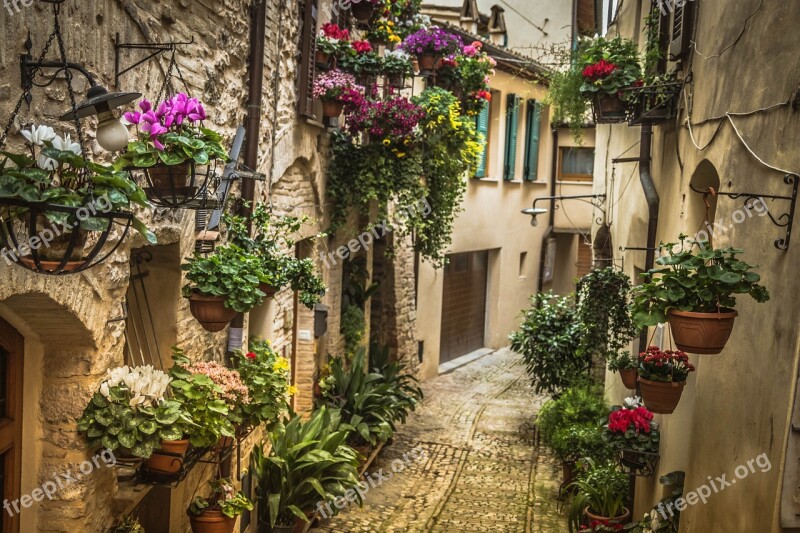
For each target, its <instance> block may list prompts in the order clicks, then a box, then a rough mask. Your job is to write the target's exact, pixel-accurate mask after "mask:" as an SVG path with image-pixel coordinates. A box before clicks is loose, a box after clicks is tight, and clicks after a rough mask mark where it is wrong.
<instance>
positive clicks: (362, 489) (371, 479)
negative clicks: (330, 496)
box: [317, 448, 428, 520]
mask: <svg viewBox="0 0 800 533" xmlns="http://www.w3.org/2000/svg"><path fill="white" fill-rule="evenodd" d="M427 459H428V453H427V452H426V451H425V450H422V449H419V448H414V449H413V450H411V451H410V452H407V453H404V454H403V457H402V459H395V460H394V461H392V463H391V465H389V466H390V468H391V472H384V469H383V468H381V469H378V470H377V471H375V472H370V473H367V474H364V481H362V482H361V483H359V484H358V487H357V488H355V489H347V491H346V492H345V493H344V496H337V497H336V499H334V500H333V501H332V502H326V501H319V502H317V511H318V512H319V515H320V517H322V519H323V520H324V519H326V518H329V517H331V516H333V514H334V512H333V507H331V505H333V506H334V507H336V508H337V509H339V510H341V509H344V508H345V506H346V505H348V504H350V503H355V502H356V500H357V499H358V498H357V496H360V497H361V498H360V499H361V501H364V498H365V497H366V495H367V493H368V492H369V491H370V490H372V489H374V488H377V487H380V486H381V485H383V484H384V483H386V482H387V481H389V480H390V479H392V477H393V476H394V475H395V474H400V473H402V472H403V471H404V470H405V469H406V468H407V467H408V466H409V465H410V464H412V463H417V462H422V461H427Z"/></svg>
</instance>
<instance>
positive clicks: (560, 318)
mask: <svg viewBox="0 0 800 533" xmlns="http://www.w3.org/2000/svg"><path fill="white" fill-rule="evenodd" d="M582 332H583V327H582V325H581V324H580V322H579V321H578V319H577V317H576V313H575V308H574V306H573V298H572V297H571V296H555V295H553V293H552V292H546V293H537V294H535V295H534V296H533V297H531V308H530V309H528V310H526V311H524V313H523V321H522V324H521V326H520V329H519V331H516V332H514V333H512V334H511V335H510V336H509V339H511V349H512V350H514V351H515V352H517V353H519V354H521V355H522V358H523V360H524V361H525V367H526V370H527V372H528V375H529V376H530V377H531V381H532V383H533V385H534V388H535V390H536V392H537V393H539V392H547V393H550V394H558V393H560V392H562V391H564V390H565V389H567V388H569V387H572V386H573V385H575V384H577V383H579V382H581V381H583V380H585V379H586V378H587V376H588V371H589V369H590V367H591V363H592V360H591V357H590V356H589V355H588V354H587V353H579V352H578V348H579V347H580V343H581V334H582Z"/></svg>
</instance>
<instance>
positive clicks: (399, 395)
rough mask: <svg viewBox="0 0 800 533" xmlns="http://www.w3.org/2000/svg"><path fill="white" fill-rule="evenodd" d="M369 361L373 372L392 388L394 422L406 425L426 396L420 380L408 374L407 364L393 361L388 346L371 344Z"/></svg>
mask: <svg viewBox="0 0 800 533" xmlns="http://www.w3.org/2000/svg"><path fill="white" fill-rule="evenodd" d="M369 360H370V363H371V366H372V372H373V373H375V374H380V375H381V376H383V381H384V383H386V384H387V385H389V387H390V391H391V394H392V396H393V410H394V415H393V420H394V421H395V422H403V423H405V421H406V418H407V417H408V414H409V413H410V412H411V411H414V410H415V409H416V407H417V404H418V403H419V402H420V401H422V399H423V398H424V394H423V392H422V388H421V387H420V386H419V380H418V379H417V378H416V377H414V376H413V375H412V374H409V373H408V372H406V364H405V363H404V362H402V361H391V352H390V349H389V347H388V346H380V345H379V344H378V343H374V342H373V343H371V344H370V349H369Z"/></svg>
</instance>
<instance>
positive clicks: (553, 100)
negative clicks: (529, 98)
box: [545, 47, 589, 144]
mask: <svg viewBox="0 0 800 533" xmlns="http://www.w3.org/2000/svg"><path fill="white" fill-rule="evenodd" d="M555 52H556V53H555V57H556V63H557V64H558V68H555V69H553V70H551V71H550V72H549V73H548V74H547V82H548V83H547V86H548V92H547V97H546V98H545V103H546V104H547V105H550V106H552V107H553V110H554V114H553V123H554V124H567V125H568V126H569V129H570V133H572V137H573V138H574V139H575V141H576V142H577V143H578V144H583V127H584V126H585V124H586V123H587V122H588V120H587V116H588V112H589V103H588V102H587V101H586V99H585V98H584V97H583V95H581V87H582V86H583V75H582V74H581V71H580V70H578V69H577V68H576V67H575V65H576V63H577V60H578V57H577V51H573V50H571V49H570V48H568V47H565V48H562V49H557V50H555Z"/></svg>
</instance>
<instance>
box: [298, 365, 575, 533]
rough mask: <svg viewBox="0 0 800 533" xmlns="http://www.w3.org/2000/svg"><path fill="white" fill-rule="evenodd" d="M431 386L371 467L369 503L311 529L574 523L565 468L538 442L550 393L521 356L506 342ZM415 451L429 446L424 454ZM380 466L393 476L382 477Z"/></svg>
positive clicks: (552, 530)
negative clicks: (562, 489) (562, 493)
mask: <svg viewBox="0 0 800 533" xmlns="http://www.w3.org/2000/svg"><path fill="white" fill-rule="evenodd" d="M423 388H424V390H425V400H424V402H423V403H422V404H421V405H420V407H419V408H418V409H417V412H416V413H414V414H413V415H412V416H411V417H410V418H409V420H408V423H407V424H406V425H404V426H402V427H400V428H399V431H398V433H397V434H396V435H395V438H394V442H393V444H392V445H391V446H387V447H385V448H384V450H383V451H382V453H381V454H380V456H379V457H378V459H377V460H376V461H375V462H374V463H373V466H372V467H371V468H370V472H372V473H373V476H374V478H373V479H374V480H375V481H376V483H375V484H376V485H377V486H376V487H375V488H373V489H371V490H370V491H369V492H368V493H367V494H366V496H365V499H364V506H363V508H361V509H359V508H357V507H352V508H351V509H349V510H346V511H343V512H342V513H341V514H340V515H338V516H336V517H333V518H332V519H330V520H328V521H325V522H323V524H322V525H321V526H320V527H318V528H315V529H312V530H311V531H312V532H317V533H321V532H336V533H338V532H356V531H358V532H379V531H380V532H384V531H386V532H388V531H397V532H400V531H452V532H456V531H467V532H473V531H474V532H478V531H487V532H489V531H491V532H493V533H499V532H531V533H534V532H535V533H563V532H564V531H566V529H567V528H566V522H565V520H564V519H563V518H562V516H561V515H559V513H558V511H557V509H556V500H555V496H556V494H557V492H558V486H559V483H560V477H561V473H560V467H559V466H558V465H557V463H556V461H555V460H554V459H553V458H551V457H548V456H546V455H544V452H543V450H542V453H538V452H537V450H536V448H535V446H534V445H533V429H532V426H531V424H530V423H531V420H532V417H533V414H534V413H535V412H536V411H537V410H538V408H539V406H540V405H541V404H542V402H543V401H544V400H545V398H544V397H543V396H537V395H536V394H534V392H533V390H532V388H531V387H530V382H529V380H528V378H527V376H526V374H525V369H524V366H523V365H522V362H521V360H520V358H519V356H517V355H516V354H514V353H513V352H511V351H509V350H507V349H502V350H498V351H496V352H494V353H491V354H489V355H486V356H485V357H483V358H481V359H479V360H477V361H475V362H473V363H471V364H469V365H466V366H464V367H461V368H459V369H457V370H455V371H454V372H452V373H450V374H447V375H443V376H440V377H438V378H437V379H434V380H430V381H427V382H425V383H424V386H423ZM414 449H416V450H419V451H422V452H424V453H423V454H421V455H422V457H421V458H420V459H419V460H416V461H415V460H414V459H412V458H411V457H413V454H412V455H411V456H409V455H407V454H409V452H411V451H412V450H414ZM404 454H405V458H404ZM401 463H402V464H401ZM380 469H383V475H384V476H387V477H389V479H385V480H384V481H383V482H382V483H380V484H379V483H378V482H377V479H378V476H377V475H375V474H374V473H376V472H378V471H379V470H380ZM395 471H396V472H395Z"/></svg>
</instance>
